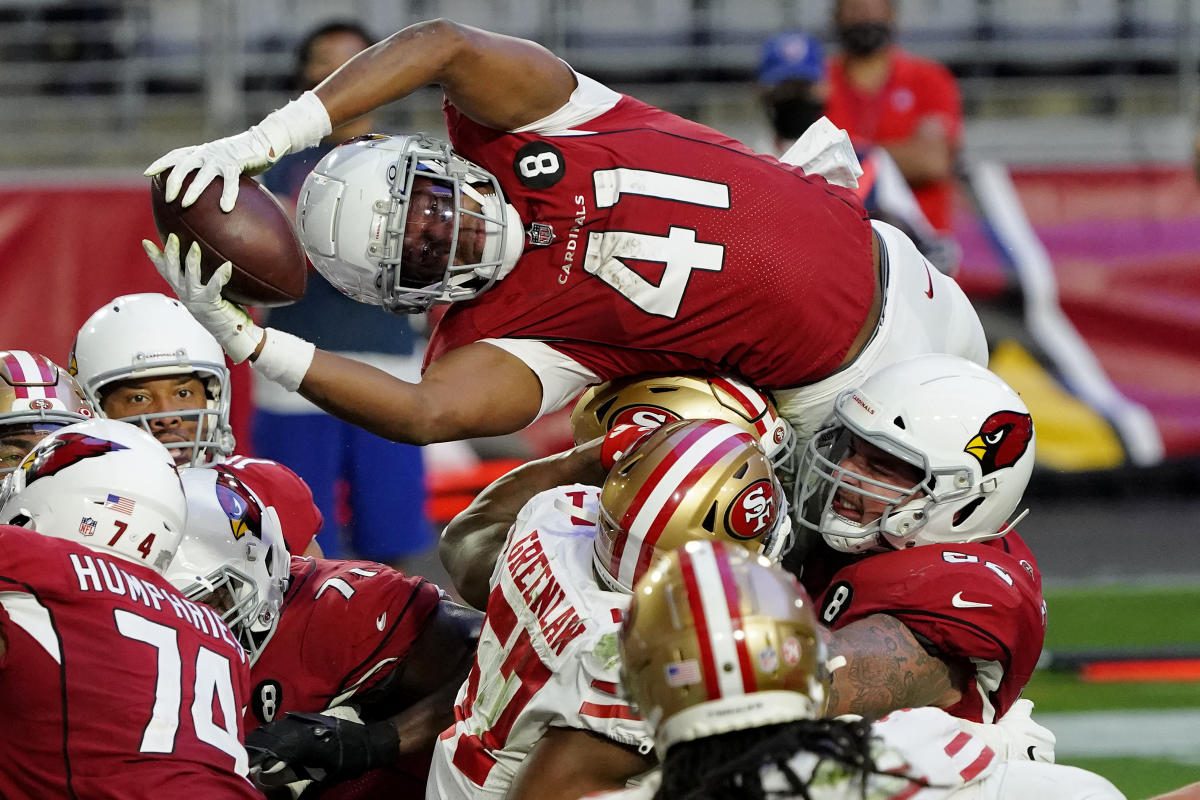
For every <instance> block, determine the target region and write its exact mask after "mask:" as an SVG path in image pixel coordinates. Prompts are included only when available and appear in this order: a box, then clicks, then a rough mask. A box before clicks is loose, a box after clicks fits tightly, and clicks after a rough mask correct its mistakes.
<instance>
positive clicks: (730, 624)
mask: <svg viewBox="0 0 1200 800" xmlns="http://www.w3.org/2000/svg"><path fill="white" fill-rule="evenodd" d="M619 643H620V652H621V663H622V667H621V677H622V682H623V684H624V686H625V689H626V691H627V692H629V695H630V697H631V698H632V700H633V701H634V703H635V704H636V705H637V707H638V710H639V711H640V712H641V714H642V717H643V718H644V719H645V720H646V721H647V722H649V723H650V725H651V726H652V727H653V728H654V732H655V733H654V736H655V744H656V746H657V747H658V748H659V754H660V756H661V755H663V754H665V753H666V751H667V750H668V749H669V748H670V747H671V746H672V745H674V744H675V743H677V742H686V741H691V740H693V739H701V738H704V737H706V736H714V735H716V734H720V733H726V732H729V731H734V730H742V729H746V728H757V727H760V726H763V725H774V724H777V723H782V722H791V721H793V720H799V719H815V718H818V717H821V716H823V715H824V712H825V703H826V698H827V696H828V690H829V676H828V672H827V671H826V669H825V653H824V646H823V644H822V643H821V639H820V636H819V634H818V623H817V619H816V615H815V611H814V609H813V603H812V600H811V599H810V598H809V597H808V595H807V594H806V593H805V591H804V589H803V588H801V587H800V585H799V584H798V583H797V582H796V579H795V578H793V577H792V576H791V575H790V574H788V573H787V572H784V571H783V569H782V568H780V567H776V566H773V565H772V564H771V563H770V562H769V561H768V560H767V559H765V558H763V557H761V556H755V555H753V554H751V553H749V552H747V551H746V550H745V549H744V548H741V547H730V546H728V544H727V543H725V542H709V541H693V542H688V543H687V544H685V545H684V546H683V547H680V548H679V549H677V550H675V551H673V552H671V553H670V554H668V555H666V556H664V557H662V558H660V559H658V560H657V561H656V562H655V563H654V564H653V565H652V567H651V568H650V570H649V571H648V572H647V573H646V575H645V577H644V578H642V580H641V581H639V582H638V584H637V589H636V590H635V591H634V596H633V603H632V606H631V607H630V610H629V615H628V616H627V617H626V619H625V623H624V625H623V626H622V629H621V634H620V638H619Z"/></svg>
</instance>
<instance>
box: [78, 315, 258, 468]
mask: <svg viewBox="0 0 1200 800" xmlns="http://www.w3.org/2000/svg"><path fill="white" fill-rule="evenodd" d="M70 371H71V374H72V375H74V376H75V377H76V379H78V381H79V383H80V385H81V386H82V387H83V390H84V392H85V393H86V394H87V396H88V398H89V399H90V400H91V401H92V402H93V403H94V404H95V406H96V409H97V410H101V400H102V399H103V397H104V394H105V391H106V389H107V388H109V387H110V386H111V385H112V384H115V383H118V382H120V381H125V380H130V379H142V378H160V377H166V376H170V375H181V374H188V373H195V374H196V375H197V376H198V377H199V378H200V379H201V380H202V381H203V382H204V387H205V394H206V399H207V408H203V409H189V410H185V411H164V412H158V413H154V414H140V415H138V416H136V417H128V418H126V421H127V422H132V423H135V424H140V425H142V426H143V427H144V428H146V429H147V430H150V422H149V421H150V420H152V419H156V418H161V417H195V418H196V420H197V424H196V436H195V438H194V440H193V441H191V442H169V443H167V447H168V448H170V449H171V450H172V452H173V453H174V452H175V451H177V450H186V451H189V452H188V453H187V459H186V462H185V463H184V464H183V465H184V466H204V465H208V464H213V463H217V462H219V461H221V460H222V459H224V457H225V456H227V455H229V454H230V453H232V452H233V448H234V439H233V428H232V427H231V426H230V424H229V402H230V389H229V370H228V369H227V368H226V366H225V353H224V351H222V350H221V345H219V344H217V340H216V339H214V338H213V336H212V334H210V333H209V332H208V331H206V330H205V329H204V326H203V325H201V324H200V323H199V322H197V321H196V319H195V318H194V317H193V316H192V315H191V314H190V313H189V312H188V310H187V309H186V308H184V307H183V304H182V303H180V302H179V301H178V300H176V299H175V298H173V297H167V296H166V295H162V294H155V293H146V294H127V295H124V296H122V297H116V298H114V299H112V300H111V301H109V302H108V303H105V304H104V305H103V306H101V307H100V308H99V309H97V310H96V312H95V313H94V314H92V316H91V317H89V318H88V320H87V322H85V323H83V327H82V328H80V329H79V333H77V334H76V335H75V344H74V346H73V347H72V349H71V362H70Z"/></svg>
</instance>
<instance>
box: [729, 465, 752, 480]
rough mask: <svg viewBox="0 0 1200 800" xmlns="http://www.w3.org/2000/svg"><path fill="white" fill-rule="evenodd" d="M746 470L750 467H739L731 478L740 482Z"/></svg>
mask: <svg viewBox="0 0 1200 800" xmlns="http://www.w3.org/2000/svg"><path fill="white" fill-rule="evenodd" d="M748 469H750V465H749V464H746V463H743V464H742V465H741V466H740V467H738V469H737V472H735V473H733V477H735V478H737V479H739V480H740V479H741V478H742V477H744V476H745V474H746V470H748Z"/></svg>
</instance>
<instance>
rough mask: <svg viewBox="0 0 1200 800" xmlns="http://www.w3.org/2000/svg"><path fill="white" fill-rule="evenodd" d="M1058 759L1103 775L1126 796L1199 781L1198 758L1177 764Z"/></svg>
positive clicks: (1138, 799)
mask: <svg viewBox="0 0 1200 800" xmlns="http://www.w3.org/2000/svg"><path fill="white" fill-rule="evenodd" d="M1060 763H1069V764H1070V765H1071V766H1073V767H1082V768H1083V769H1086V770H1090V771H1091V772H1095V773H1097V774H1100V775H1103V776H1104V777H1106V778H1108V779H1109V780H1110V781H1112V782H1113V785H1114V786H1116V787H1117V788H1118V789H1120V790H1121V792H1122V793H1124V795H1125V796H1126V797H1127V798H1129V800H1145V798H1147V797H1152V796H1154V795H1156V794H1162V793H1164V792H1168V791H1171V790H1172V789H1178V788H1179V787H1180V786H1184V785H1186V784H1189V783H1194V782H1196V781H1200V761H1198V762H1197V763H1195V764H1181V763H1179V762H1178V761H1171V760H1169V759H1165V758H1074V759H1071V760H1070V761H1069V762H1060Z"/></svg>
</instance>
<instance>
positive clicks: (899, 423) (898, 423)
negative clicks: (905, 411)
mask: <svg viewBox="0 0 1200 800" xmlns="http://www.w3.org/2000/svg"><path fill="white" fill-rule="evenodd" d="M892 424H893V425H895V426H896V427H897V428H899V429H900V430H902V431H903V430H907V429H908V426H907V425H905V424H904V417H896V418H895V419H894V420H892Z"/></svg>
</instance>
